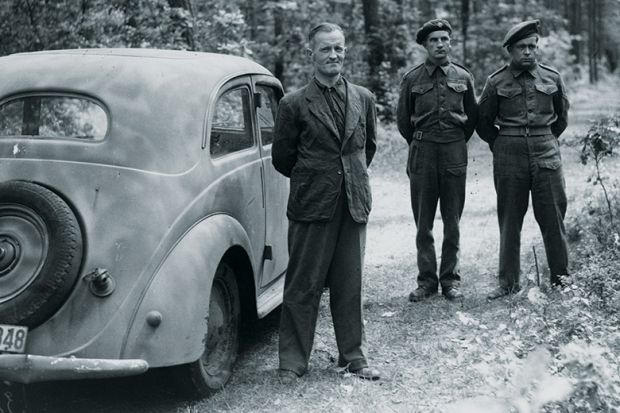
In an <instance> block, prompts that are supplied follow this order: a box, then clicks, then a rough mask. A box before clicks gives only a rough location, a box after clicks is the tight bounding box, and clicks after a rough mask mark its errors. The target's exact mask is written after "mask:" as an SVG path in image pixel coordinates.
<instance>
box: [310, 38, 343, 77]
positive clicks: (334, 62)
mask: <svg viewBox="0 0 620 413" xmlns="http://www.w3.org/2000/svg"><path fill="white" fill-rule="evenodd" d="M310 46H311V47H312V49H310V56H311V57H312V63H313V64H314V70H315V72H316V73H318V74H320V75H322V76H325V77H328V78H332V77H336V76H338V75H339V74H340V72H342V65H343V63H344V55H345V52H346V48H345V46H344V34H342V32H340V31H339V30H334V31H331V32H318V33H317V34H315V35H314V39H313V41H312V44H311V45H310Z"/></svg>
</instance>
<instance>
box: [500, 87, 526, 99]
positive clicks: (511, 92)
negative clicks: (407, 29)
mask: <svg viewBox="0 0 620 413" xmlns="http://www.w3.org/2000/svg"><path fill="white" fill-rule="evenodd" d="M521 92H522V90H521V89H520V88H497V95H498V96H503V97H505V98H509V99H510V98H513V97H515V96H517V95H520V94H521Z"/></svg>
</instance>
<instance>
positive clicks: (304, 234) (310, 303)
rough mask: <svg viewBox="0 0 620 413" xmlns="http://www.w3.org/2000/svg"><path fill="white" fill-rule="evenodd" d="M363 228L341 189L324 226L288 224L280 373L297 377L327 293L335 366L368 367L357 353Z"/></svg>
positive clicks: (359, 348) (360, 334) (360, 324)
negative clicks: (291, 373) (326, 291)
mask: <svg viewBox="0 0 620 413" xmlns="http://www.w3.org/2000/svg"><path fill="white" fill-rule="evenodd" d="M365 244H366V224H359V223H357V222H355V221H353V218H351V215H350V213H349V208H348V207H347V202H346V194H345V193H344V187H343V190H342V193H341V194H340V197H339V201H338V206H337V208H336V213H335V215H334V218H333V219H332V220H331V221H329V222H312V223H305V222H296V221H289V231H288V245H289V265H288V269H287V273H286V278H285V284H284V300H283V303H282V314H281V319H280V346H279V355H280V369H283V370H291V371H294V372H295V373H297V374H298V375H302V374H304V373H305V372H306V370H307V369H308V360H309V358H310V352H311V350H312V344H313V341H314V333H315V329H316V321H317V316H318V310H319V303H320V300H321V294H322V292H323V289H324V288H325V287H326V286H327V287H329V298H330V310H331V313H332V319H333V323H334V330H335V334H336V342H337V345H338V352H339V358H338V365H339V366H340V367H345V366H347V365H348V367H349V369H351V370H357V369H360V368H363V367H368V364H367V361H366V357H365V355H364V353H363V350H362V340H363V338H364V325H363V319H362V269H363V266H364V250H365Z"/></svg>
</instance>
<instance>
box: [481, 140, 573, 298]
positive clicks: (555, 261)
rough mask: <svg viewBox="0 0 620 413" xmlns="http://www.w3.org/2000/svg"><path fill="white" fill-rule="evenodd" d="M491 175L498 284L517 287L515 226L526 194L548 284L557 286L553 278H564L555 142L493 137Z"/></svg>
mask: <svg viewBox="0 0 620 413" xmlns="http://www.w3.org/2000/svg"><path fill="white" fill-rule="evenodd" d="M493 177H494V181H495V191H496V193H497V218H498V221H499V232H500V246H499V284H500V286H501V287H504V288H508V289H511V288H516V287H519V277H520V248H521V228H522V226H523V218H524V216H525V213H526V212H527V209H528V202H529V197H530V193H531V197H532V206H533V208H534V217H535V219H536V222H537V223H538V226H539V227H540V230H541V232H542V237H543V243H544V245H545V252H546V255H547V262H548V264H549V269H550V272H551V281H552V282H553V283H557V282H558V281H559V280H558V277H557V276H558V275H564V274H568V246H567V242H566V230H565V228H564V216H565V215H566V184H565V181H564V175H563V172H562V159H561V155H560V148H559V143H558V140H557V139H556V138H555V136H553V135H543V136H529V137H525V136H502V135H500V136H498V138H497V139H496V140H495V142H494V144H493Z"/></svg>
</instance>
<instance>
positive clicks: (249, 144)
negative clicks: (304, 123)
mask: <svg viewBox="0 0 620 413" xmlns="http://www.w3.org/2000/svg"><path fill="white" fill-rule="evenodd" d="M253 112H254V103H253V99H252V85H251V78H250V77H249V76H244V77H240V78H236V79H235V80H233V81H230V82H228V83H226V84H225V85H224V86H223V87H222V88H221V90H220V91H219V93H218V97H217V99H216V103H215V106H214V107H213V114H212V119H211V122H210V130H209V142H208V150H209V153H210V156H211V159H212V164H213V170H214V172H215V175H216V176H218V177H219V178H218V182H217V184H216V185H215V187H214V196H213V198H214V202H216V210H219V211H221V212H222V213H226V214H229V215H230V216H232V217H233V218H234V219H235V220H237V221H238V222H239V223H240V224H241V225H242V226H243V228H244V230H245V232H246V234H247V236H248V238H249V239H250V243H251V245H252V251H249V252H250V253H251V259H252V267H253V268H254V271H255V274H256V276H257V278H258V277H260V275H259V274H260V269H261V267H262V260H263V251H264V247H265V202H264V197H263V183H262V181H263V179H262V174H263V172H262V169H263V165H262V161H261V152H260V147H259V144H258V138H257V136H256V133H255V129H256V128H255V125H254V114H253Z"/></svg>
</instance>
